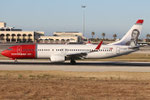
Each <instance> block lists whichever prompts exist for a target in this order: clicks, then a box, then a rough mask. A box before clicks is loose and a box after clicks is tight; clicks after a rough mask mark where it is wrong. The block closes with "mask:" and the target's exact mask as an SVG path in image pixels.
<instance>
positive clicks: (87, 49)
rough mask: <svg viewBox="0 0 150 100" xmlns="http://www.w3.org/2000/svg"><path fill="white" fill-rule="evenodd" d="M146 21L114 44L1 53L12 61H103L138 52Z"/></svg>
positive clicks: (26, 47) (11, 49) (27, 48)
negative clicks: (138, 44) (138, 43)
mask: <svg viewBox="0 0 150 100" xmlns="http://www.w3.org/2000/svg"><path fill="white" fill-rule="evenodd" d="M143 21H144V20H141V19H140V20H138V21H137V22H136V23H135V24H134V25H133V27H132V28H131V29H130V30H129V31H128V32H127V33H126V34H125V36H124V37H123V38H122V39H121V40H119V41H117V42H114V43H111V44H107V45H101V44H102V42H100V43H99V44H98V45H84V44H82V45H81V44H26V45H16V46H12V47H9V48H8V49H6V50H4V51H2V52H1V54H2V55H4V56H6V57H9V58H12V59H14V60H15V59H47V58H48V59H50V61H51V62H65V61H66V60H70V63H71V64H75V63H76V61H75V60H77V59H102V58H110V57H116V56H121V55H125V54H129V53H131V52H134V51H137V50H138V49H139V47H138V46H137V41H138V37H139V35H140V33H141V29H142V24H143Z"/></svg>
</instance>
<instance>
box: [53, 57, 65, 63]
mask: <svg viewBox="0 0 150 100" xmlns="http://www.w3.org/2000/svg"><path fill="white" fill-rule="evenodd" d="M50 60H51V62H64V61H65V56H62V55H52V56H51V57H50Z"/></svg>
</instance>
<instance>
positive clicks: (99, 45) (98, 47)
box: [95, 41, 103, 50]
mask: <svg viewBox="0 0 150 100" xmlns="http://www.w3.org/2000/svg"><path fill="white" fill-rule="evenodd" d="M102 43H103V41H101V42H100V43H99V44H98V46H97V47H96V48H95V49H96V50H99V49H100V47H101V45H102Z"/></svg>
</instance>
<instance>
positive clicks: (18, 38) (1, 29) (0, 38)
mask: <svg viewBox="0 0 150 100" xmlns="http://www.w3.org/2000/svg"><path fill="white" fill-rule="evenodd" d="M43 35H44V32H41V31H22V29H15V28H14V27H7V26H6V23H5V22H0V42H1V43H9V42H15V43H16V42H36V41H38V39H39V38H40V36H43Z"/></svg>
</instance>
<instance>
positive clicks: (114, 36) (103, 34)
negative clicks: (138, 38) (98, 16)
mask: <svg viewBox="0 0 150 100" xmlns="http://www.w3.org/2000/svg"><path fill="white" fill-rule="evenodd" d="M91 35H92V39H94V35H95V32H92V33H91ZM101 36H102V37H103V40H105V36H106V33H102V34H101ZM116 38H117V34H113V40H116Z"/></svg>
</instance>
